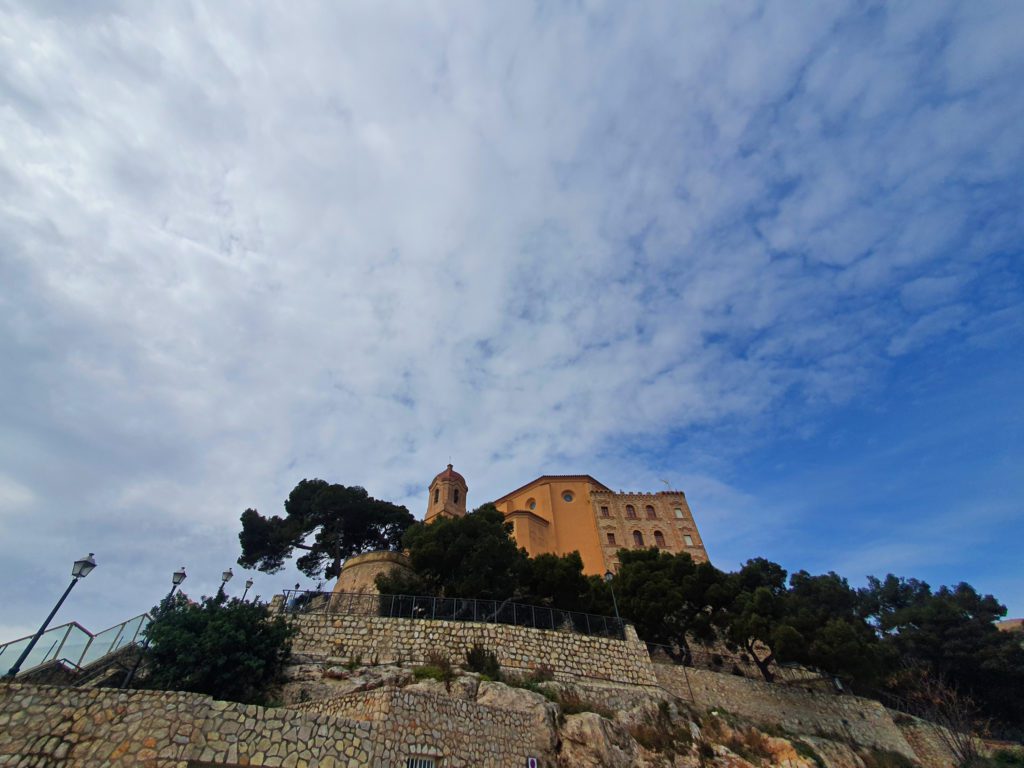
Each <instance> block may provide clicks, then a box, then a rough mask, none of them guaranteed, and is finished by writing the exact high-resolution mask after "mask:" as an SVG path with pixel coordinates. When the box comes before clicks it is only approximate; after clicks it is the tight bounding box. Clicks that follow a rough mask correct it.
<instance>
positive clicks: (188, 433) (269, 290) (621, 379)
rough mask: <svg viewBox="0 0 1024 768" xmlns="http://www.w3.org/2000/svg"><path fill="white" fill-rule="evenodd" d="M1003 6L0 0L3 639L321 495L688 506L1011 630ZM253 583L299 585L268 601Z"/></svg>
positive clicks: (1009, 78) (1021, 224)
mask: <svg viewBox="0 0 1024 768" xmlns="http://www.w3.org/2000/svg"><path fill="white" fill-rule="evenodd" d="M1021 29H1024V3H1019V2H1011V1H1009V0H1007V1H1005V2H986V1H985V0H978V1H977V2H971V3H961V2H942V1H941V0H923V1H921V2H913V1H911V2H905V3H892V4H886V3H875V2H841V1H839V0H836V1H833V2H829V1H826V2H820V3H804V4H794V3H787V2H769V3H760V2H736V3H706V2H685V3H684V2H668V3H657V2H647V3H617V2H607V3H604V2H571V3H529V2H516V3H480V2H478V3H460V2H454V1H453V2H424V3H401V2H350V3H313V2H300V3H284V2H278V3H274V2H266V3H231V4H225V3H209V4H203V3H198V2H181V3H159V4H138V3H123V4H122V3H120V2H114V1H111V2H94V3H76V2H68V3H61V2H22V3H18V2H7V1H3V0H0V641H2V640H8V639H13V638H14V637H17V636H20V635H24V634H27V633H29V632H31V631H33V630H34V629H35V627H36V626H37V625H38V623H39V622H40V621H41V620H42V619H43V618H44V617H45V615H46V613H47V612H48V610H49V608H50V607H51V605H52V604H53V602H54V601H55V600H56V598H57V597H58V596H59V595H60V593H61V590H62V589H63V588H64V586H65V585H66V583H67V581H68V580H69V576H70V567H71V563H72V562H73V561H74V560H75V559H76V558H77V557H79V556H81V555H82V554H84V553H86V552H94V553H95V555H96V560H97V562H98V563H99V566H98V567H97V569H96V570H95V571H94V572H93V574H91V575H90V576H89V577H88V578H87V579H86V580H84V581H83V583H82V584H81V585H79V586H78V587H77V588H76V590H75V591H74V592H73V593H72V596H71V597H70V598H69V600H68V602H67V603H66V604H65V606H64V607H63V608H62V610H61V612H60V613H59V614H58V617H57V619H55V623H56V622H61V621H70V620H77V621H79V622H80V623H82V624H83V625H85V626H86V627H88V628H90V629H93V630H99V629H103V628H105V627H107V626H110V625H112V624H114V623H117V622H119V621H121V620H123V619H125V618H128V617H130V616H134V615H136V614H138V613H141V612H142V611H145V610H147V609H148V608H149V607H150V606H152V605H153V604H154V603H156V602H157V601H158V600H159V598H160V597H161V596H162V595H163V594H165V592H166V590H167V589H169V588H170V575H171V573H172V572H173V571H174V570H175V569H176V568H178V567H179V566H181V565H185V566H186V567H187V570H188V573H189V577H188V580H187V581H186V583H185V585H184V586H185V589H186V591H187V592H189V593H191V594H193V595H199V594H204V593H206V594H209V593H212V592H213V591H214V590H215V589H216V587H217V585H218V583H219V574H220V572H221V571H222V570H223V569H224V568H227V567H228V566H231V565H234V570H235V572H236V574H237V576H236V579H235V580H234V581H233V582H231V584H230V585H229V586H230V590H229V591H230V592H233V593H235V594H237V593H240V592H241V590H242V586H241V582H242V581H243V580H244V579H243V576H244V572H243V571H242V569H241V568H240V567H239V566H237V565H235V560H236V558H237V557H238V555H239V548H238V540H237V534H238V530H239V528H240V525H239V515H240V514H241V512H242V511H243V510H244V509H246V508H247V507H254V508H256V509H258V510H259V511H260V512H262V513H264V514H281V513H282V502H283V500H284V499H285V497H286V496H287V494H288V492H289V491H290V490H291V488H292V487H293V486H294V485H295V484H296V483H297V482H298V481H299V480H301V479H303V478H313V477H319V478H323V479H325V480H328V481H330V482H337V483H342V484H345V485H361V486H364V487H365V488H367V490H368V491H369V492H370V493H371V494H372V495H374V496H376V497H378V498H383V499H388V500H391V501H394V502H396V503H401V504H405V505H406V506H408V508H409V509H410V510H411V511H412V512H413V513H414V514H415V515H416V517H418V518H421V517H422V516H423V513H424V511H425V509H426V503H427V486H428V485H429V483H430V481H431V479H432V478H433V476H434V475H435V474H436V473H437V472H439V471H440V470H441V469H443V468H444V466H445V465H446V464H447V463H448V461H449V460H450V461H451V462H452V463H453V464H454V465H455V467H456V469H457V470H459V471H460V472H461V473H462V474H463V475H465V477H466V479H467V481H468V485H469V505H470V507H474V506H477V505H479V504H481V503H483V502H486V501H488V500H490V499H494V498H497V497H499V496H501V495H502V494H504V493H505V492H507V491H509V490H511V489H513V488H516V487H518V486H520V485H522V484H524V483H526V482H528V481H529V480H531V479H533V478H534V477H536V476H538V475H541V474H575V473H587V474H591V475H593V476H595V477H596V478H598V479H599V480H601V481H602V482H603V483H605V484H606V485H608V486H610V487H612V488H616V489H624V490H639V491H657V490H662V489H664V488H665V487H666V485H667V486H670V487H672V488H676V489H682V490H684V491H685V492H686V494H687V498H688V500H689V502H690V506H691V507H692V509H693V512H694V516H695V518H696V521H697V523H698V526H699V527H700V529H701V531H702V534H703V537H704V539H705V543H706V545H707V549H708V552H709V554H710V557H711V559H712V561H713V562H714V563H716V564H717V565H719V566H720V567H722V568H726V569H732V568H735V567H737V566H738V565H739V564H740V563H742V562H743V561H745V560H747V559H748V558H751V557H757V556H764V557H768V558H770V559H772V560H775V561H777V562H779V563H781V564H782V565H783V566H785V567H786V568H787V569H789V570H790V571H794V570H798V569H806V570H808V571H810V572H812V573H824V572H827V571H830V570H835V571H837V572H838V573H840V574H842V575H843V576H846V577H847V578H849V579H850V582H851V584H853V585H854V586H863V585H864V584H865V578H866V576H867V575H869V574H873V575H878V576H884V575H885V574H886V573H890V572H892V573H896V574H897V575H901V576H913V577H917V578H922V579H924V580H926V581H928V582H929V583H931V584H932V585H934V586H938V585H939V584H955V583H957V582H960V581H968V582H970V583H971V584H973V585H974V586H975V587H977V588H978V589H979V590H980V591H982V592H986V593H993V594H995V595H996V597H998V598H999V599H1000V600H1001V601H1002V602H1004V603H1005V604H1006V605H1007V606H1008V609H1009V615H1011V616H1022V615H1024V579H1022V565H1021V564H1022V562H1024V558H1022V557H1021V542H1022V541H1024V506H1022V502H1021V499H1022V498H1024V471H1022V469H1024V417H1022V413H1024V265H1022V258H1021V257H1022V247H1024V216H1022V209H1024V139H1022V136H1024V133H1022V130H1021V126H1022V125H1024V90H1022V89H1021V87H1020V83H1021V81H1022V80H1024V46H1022V45H1021V44H1020V39H1019V37H1020V36H1019V31H1020V30H1021ZM254 578H255V581H256V585H255V587H254V589H253V593H257V594H261V595H262V596H264V597H265V598H266V597H269V596H270V595H271V594H273V593H274V592H276V591H279V590H280V589H282V588H284V587H287V586H291V585H293V584H294V583H295V582H296V581H298V582H300V583H302V584H303V586H312V585H313V582H312V581H311V580H309V579H307V578H305V577H303V576H301V575H300V574H299V573H298V571H297V570H296V569H295V568H294V566H293V565H289V566H288V568H287V569H286V570H285V571H283V572H281V573H278V574H274V575H267V574H261V573H256V574H254Z"/></svg>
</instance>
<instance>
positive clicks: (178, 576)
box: [171, 565, 187, 586]
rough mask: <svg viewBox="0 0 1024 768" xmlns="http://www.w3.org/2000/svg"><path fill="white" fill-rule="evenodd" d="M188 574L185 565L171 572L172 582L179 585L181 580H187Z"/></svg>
mask: <svg viewBox="0 0 1024 768" xmlns="http://www.w3.org/2000/svg"><path fill="white" fill-rule="evenodd" d="M186 575H187V574H186V573H185V566H184V565H183V566H181V568H180V569H179V570H177V571H175V572H174V573H173V574H171V584H173V585H174V586H178V585H179V584H181V582H183V581H184V580H185V576H186Z"/></svg>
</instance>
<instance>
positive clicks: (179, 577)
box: [121, 565, 188, 689]
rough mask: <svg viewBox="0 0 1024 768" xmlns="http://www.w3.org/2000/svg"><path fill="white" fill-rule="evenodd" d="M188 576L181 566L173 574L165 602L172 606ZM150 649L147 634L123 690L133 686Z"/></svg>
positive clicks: (122, 685)
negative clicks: (179, 588)
mask: <svg viewBox="0 0 1024 768" xmlns="http://www.w3.org/2000/svg"><path fill="white" fill-rule="evenodd" d="M186 576H188V574H187V573H185V566H184V565H183V566H181V568H180V569H178V570H177V571H175V572H174V573H172V574H171V591H170V592H168V593H167V597H165V598H164V602H166V603H167V604H168V606H169V605H170V600H171V598H172V597H174V592H175V590H176V589H177V588H178V587H180V586H181V582H183V581H184V580H185V577H186ZM147 648H149V634H148V633H147V634H146V639H145V640H143V641H142V648H141V650H140V651H139V655H138V656H136V657H135V663H134V664H132V668H131V669H130V670H128V674H127V675H125V676H124V682H122V683H121V688H122V689H123V688H127V687H128V686H129V685H131V682H132V679H133V678H134V677H135V673H136V672H138V671H139V664H141V663H142V656H143V654H145V652H146V649H147Z"/></svg>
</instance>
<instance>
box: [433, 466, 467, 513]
mask: <svg viewBox="0 0 1024 768" xmlns="http://www.w3.org/2000/svg"><path fill="white" fill-rule="evenodd" d="M468 493H469V486H467V485H466V478H464V477H463V476H462V475H460V474H459V473H458V472H456V471H455V470H454V469H452V465H451V464H449V465H448V468H447V469H445V470H443V471H442V472H441V473H440V474H439V475H438V476H437V477H435V478H434V481H433V482H432V483H431V484H430V495H429V496H428V497H427V514H426V517H424V518H423V521H424V522H426V523H432V522H434V520H435V519H437V518H438V517H462V516H463V515H465V514H466V494H468Z"/></svg>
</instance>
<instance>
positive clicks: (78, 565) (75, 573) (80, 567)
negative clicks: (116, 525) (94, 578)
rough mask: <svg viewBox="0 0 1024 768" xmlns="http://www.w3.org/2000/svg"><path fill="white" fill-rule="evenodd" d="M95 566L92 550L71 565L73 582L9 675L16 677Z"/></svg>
mask: <svg viewBox="0 0 1024 768" xmlns="http://www.w3.org/2000/svg"><path fill="white" fill-rule="evenodd" d="M95 567H96V558H95V557H94V555H93V553H92V552H90V553H89V554H88V555H87V556H86V557H82V558H79V559H78V560H75V564H74V565H73V566H72V567H71V583H70V584H68V588H67V589H65V590H64V594H63V595H61V596H60V600H58V601H57V604H56V605H55V606H53V610H52V611H50V615H49V616H47V617H46V621H44V622H43V626H41V627H40V628H39V631H38V632H36V634H35V636H34V637H33V638H32V640H31V642H29V644H28V645H27V646H26V647H25V650H24V651H22V652H21V656H19V657H18V660H17V661H16V662H14V666H13V667H11V668H10V669H9V670H7V677H14V676H15V675H17V674H18V672H19V671H21V665H22V664H23V663H24V662H25V659H27V658H28V655H29V654H30V653H31V652H32V649H33V648H35V647H36V643H38V642H39V638H40V637H42V636H43V632H45V631H46V628H47V627H48V626H50V622H51V621H52V620H53V617H54V616H56V615H57V611H59V610H60V607H61V605H63V604H64V600H65V598H67V596H68V595H69V594H71V590H72V588H73V587H74V586H75V584H77V583H78V580H79V579H84V578H85V577H86V576H88V575H89V574H90V573H92V569H93V568H95Z"/></svg>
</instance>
